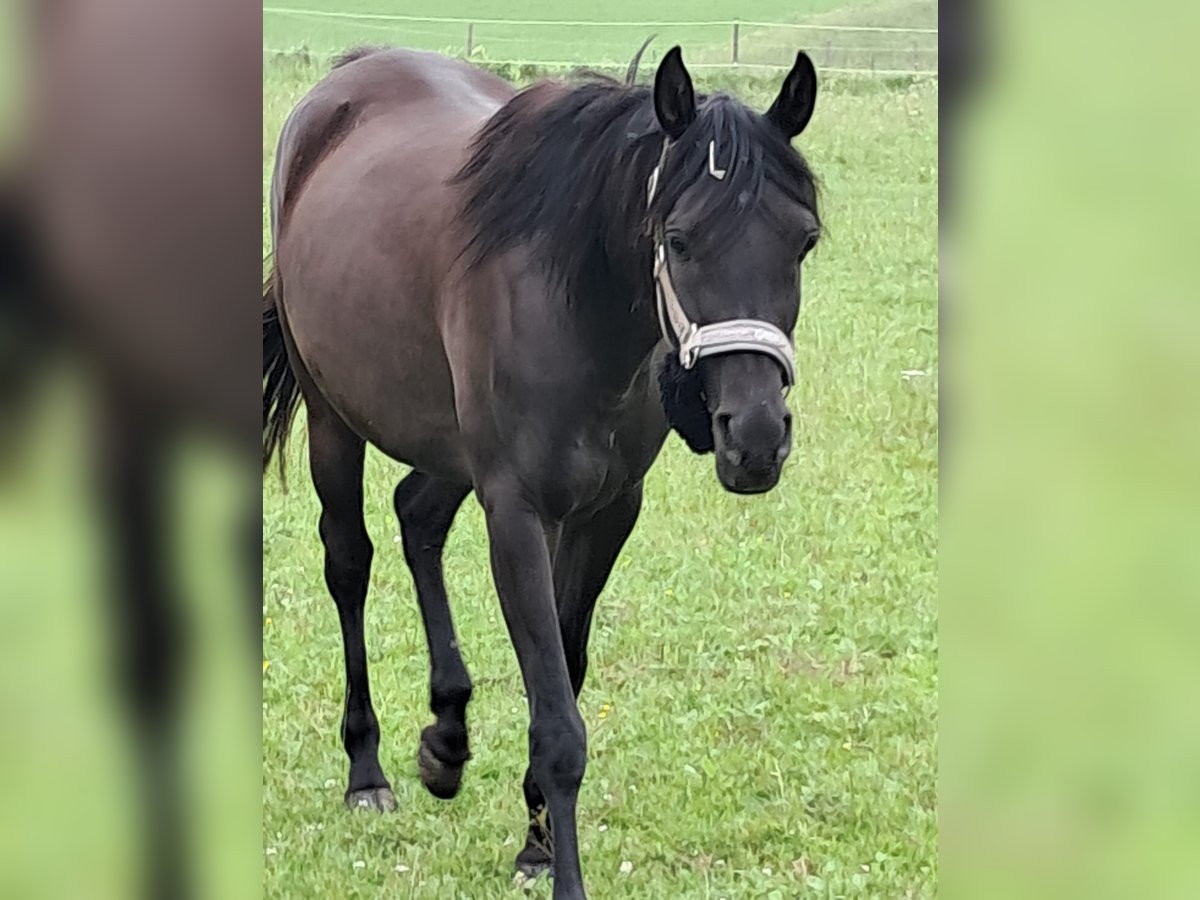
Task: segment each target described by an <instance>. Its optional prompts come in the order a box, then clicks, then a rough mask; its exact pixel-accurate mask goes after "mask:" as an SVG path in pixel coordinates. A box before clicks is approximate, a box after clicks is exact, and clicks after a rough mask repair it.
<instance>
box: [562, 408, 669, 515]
mask: <svg viewBox="0 0 1200 900" xmlns="http://www.w3.org/2000/svg"><path fill="white" fill-rule="evenodd" d="M621 412H622V415H618V416H613V417H612V418H611V419H609V420H608V421H603V422H600V423H597V424H595V425H594V426H593V427H591V428H588V429H586V430H580V431H577V432H575V433H574V434H572V435H570V437H569V438H567V439H566V440H564V441H563V442H562V443H561V444H560V445H559V446H560V452H559V453H558V454H555V456H557V459H555V460H553V461H551V462H550V463H549V465H550V467H551V468H552V469H553V470H554V477H553V478H552V481H553V482H554V483H555V485H556V490H555V491H554V493H555V494H556V495H557V496H556V498H555V499H556V502H553V503H552V504H551V508H552V509H553V511H554V513H555V516H556V518H566V517H569V516H572V515H588V514H590V513H592V512H594V511H596V510H598V509H602V508H604V507H605V506H607V505H609V504H610V503H612V502H613V500H615V499H616V498H617V497H618V496H620V495H621V494H622V493H624V492H625V491H627V490H628V489H629V487H630V486H631V485H632V484H634V483H636V482H639V481H641V480H642V478H643V477H645V475H646V472H647V471H648V470H649V468H650V465H651V464H652V463H653V462H654V458H655V457H656V456H657V455H658V450H659V448H661V446H662V440H663V437H664V436H665V432H662V431H660V430H659V429H657V428H655V427H654V425H653V423H648V422H647V421H646V416H645V415H643V414H642V409H641V407H640V405H639V406H638V407H637V408H635V409H634V410H633V411H632V414H631V411H629V410H622V411H621Z"/></svg>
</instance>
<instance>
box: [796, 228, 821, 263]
mask: <svg viewBox="0 0 1200 900" xmlns="http://www.w3.org/2000/svg"><path fill="white" fill-rule="evenodd" d="M818 237H819V235H818V234H816V233H815V232H814V233H813V234H810V235H809V236H808V237H807V238H805V239H804V247H803V248H802V249H801V250H800V256H799V260H800V261H801V262H803V261H804V257H806V256H808V254H809V252H810V251H811V250H812V248H813V247H815V246H817V238H818Z"/></svg>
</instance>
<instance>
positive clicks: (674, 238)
mask: <svg viewBox="0 0 1200 900" xmlns="http://www.w3.org/2000/svg"><path fill="white" fill-rule="evenodd" d="M667 246H668V247H670V248H671V252H672V253H674V254H675V255H676V256H679V257H681V258H683V259H687V258H688V246H687V242H686V241H685V240H684V239H683V238H681V237H680V236H679V235H677V234H673V235H671V236H670V237H668V238H667Z"/></svg>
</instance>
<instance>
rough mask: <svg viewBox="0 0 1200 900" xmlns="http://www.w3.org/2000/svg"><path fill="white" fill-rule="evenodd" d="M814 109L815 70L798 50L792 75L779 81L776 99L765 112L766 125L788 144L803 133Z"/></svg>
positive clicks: (815, 101) (815, 99)
mask: <svg viewBox="0 0 1200 900" xmlns="http://www.w3.org/2000/svg"><path fill="white" fill-rule="evenodd" d="M816 105H817V70H816V68H815V67H814V66H813V63H812V60H811V59H809V58H808V54H807V53H805V52H804V51H803V50H801V51H800V52H799V53H797V54H796V64H795V65H794V66H792V71H790V72H788V75H787V78H785V79H783V87H782V88H781V89H780V91H779V96H778V97H776V98H775V102H774V103H772V104H771V108H770V109H768V110H767V116H766V117H767V121H768V122H770V123H771V124H772V125H774V126H775V127H776V128H778V129H779V130H780V131H782V132H783V133H784V134H785V135H786V136H787V138H788V139H789V140H791V139H792V138H794V137H795V136H796V135H798V134H799V133H800V132H802V131H803V130H804V126H805V125H807V124H808V120H809V119H811V118H812V114H813V107H814V106H816Z"/></svg>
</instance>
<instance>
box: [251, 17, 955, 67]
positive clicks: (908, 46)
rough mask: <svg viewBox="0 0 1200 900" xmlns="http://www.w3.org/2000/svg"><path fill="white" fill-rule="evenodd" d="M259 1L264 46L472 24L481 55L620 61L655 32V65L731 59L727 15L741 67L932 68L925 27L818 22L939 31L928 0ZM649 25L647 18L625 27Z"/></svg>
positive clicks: (323, 50) (437, 35)
mask: <svg viewBox="0 0 1200 900" xmlns="http://www.w3.org/2000/svg"><path fill="white" fill-rule="evenodd" d="M266 9H267V12H265V13H264V18H263V32H264V35H263V36H264V43H265V44H266V46H267V47H269V48H271V49H272V50H274V51H287V50H295V49H297V48H306V49H307V50H308V51H310V52H313V53H317V54H327V53H330V52H333V51H338V50H341V49H343V48H344V47H345V46H347V45H349V44H353V43H357V42H362V41H364V40H366V41H378V42H385V43H395V44H401V45H404V46H408V47H420V48H422V49H426V50H442V51H450V52H453V53H461V52H464V51H465V49H466V44H467V40H468V36H467V31H468V24H467V23H468V22H470V23H471V41H472V44H473V50H474V53H475V54H477V55H482V56H484V57H486V58H488V59H494V60H514V59H517V60H538V61H557V62H570V63H587V64H589V65H594V64H600V63H620V64H624V63H626V62H628V60H629V57H630V55H631V53H632V48H636V47H637V46H638V45H639V44H641V42H642V41H643V40H644V39H645V38H646V37H647V36H648V35H650V34H651V33H653V34H657V35H658V39H657V40H656V41H655V43H654V44H653V45H652V46H651V48H650V50H649V51H648V55H647V57H646V58H647V60H648V62H651V63H653V62H654V61H655V60H656V59H657V58H658V55H659V54H661V53H663V52H665V51H666V50H667V49H668V48H669V47H671V45H672V44H676V43H678V44H681V45H683V46H684V47H685V48H686V49H687V58H688V59H689V60H690V61H691V62H693V63H696V64H701V65H714V64H717V65H724V64H727V63H729V62H730V59H731V44H732V29H731V26H730V25H729V24H728V23H729V22H730V21H731V20H734V19H739V20H741V21H742V22H743V24H742V25H741V26H740V31H739V60H740V62H741V63H742V64H745V65H759V66H787V65H790V64H791V61H792V59H793V58H794V57H795V52H796V47H797V46H804V47H806V48H807V49H808V50H810V52H811V53H812V54H813V56H814V59H816V60H817V62H818V63H819V64H820V65H822V66H824V67H838V68H854V69H883V70H903V71H929V70H934V69H936V68H937V35H936V34H933V33H912V32H887V31H884V32H871V31H828V30H822V26H831V25H841V26H855V27H862V26H871V27H880V26H882V27H884V28H892V29H895V28H905V29H927V30H928V29H936V28H937V2H936V0H883V2H880V3H876V4H870V5H865V4H861V3H859V4H849V5H848V4H847V3H845V2H844V0H796V2H788V0H755V2H753V3H749V4H748V3H746V2H745V0H691V2H687V3H679V4H674V5H672V6H670V7H662V8H656V9H653V10H651V9H648V8H647V7H646V5H645V4H644V3H639V2H636V0H617V2H614V3H605V4H603V5H602V7H600V8H587V7H583V6H578V5H574V4H570V3H564V2H563V0H525V2H521V3H517V4H514V3H507V2H504V3H502V2H497V0H486V2H479V3H477V2H472V0H447V2H445V3H440V2H430V0H420V2H415V3H404V4H403V5H396V4H390V3H385V2H381V0H347V2H341V3H339V2H335V0H278V2H276V0H270V2H268V4H267V6H266ZM312 11H316V12H317V13H318V14H319V13H321V12H326V13H328V12H335V13H336V14H338V15H340V16H354V15H365V16H380V15H382V16H396V15H399V16H408V17H413V18H417V19H419V18H421V17H435V18H441V19H458V20H462V21H403V20H401V21H397V20H388V19H386V18H360V19H353V18H338V17H336V16H335V17H329V16H321V15H312V14H309V13H311V12H312ZM489 19H492V20H495V19H520V20H525V21H523V22H522V24H516V25H508V24H499V23H496V22H488V21H486V20H489ZM564 20H566V21H564ZM578 20H582V22H579V21H578ZM571 21H576V22H577V24H570V23H571ZM646 22H650V23H652V24H650V25H646V24H630V23H646ZM614 23H615V24H614ZM672 23H705V24H672ZM772 23H778V24H772ZM797 26H816V27H815V28H809V27H804V28H801V27H797Z"/></svg>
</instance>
